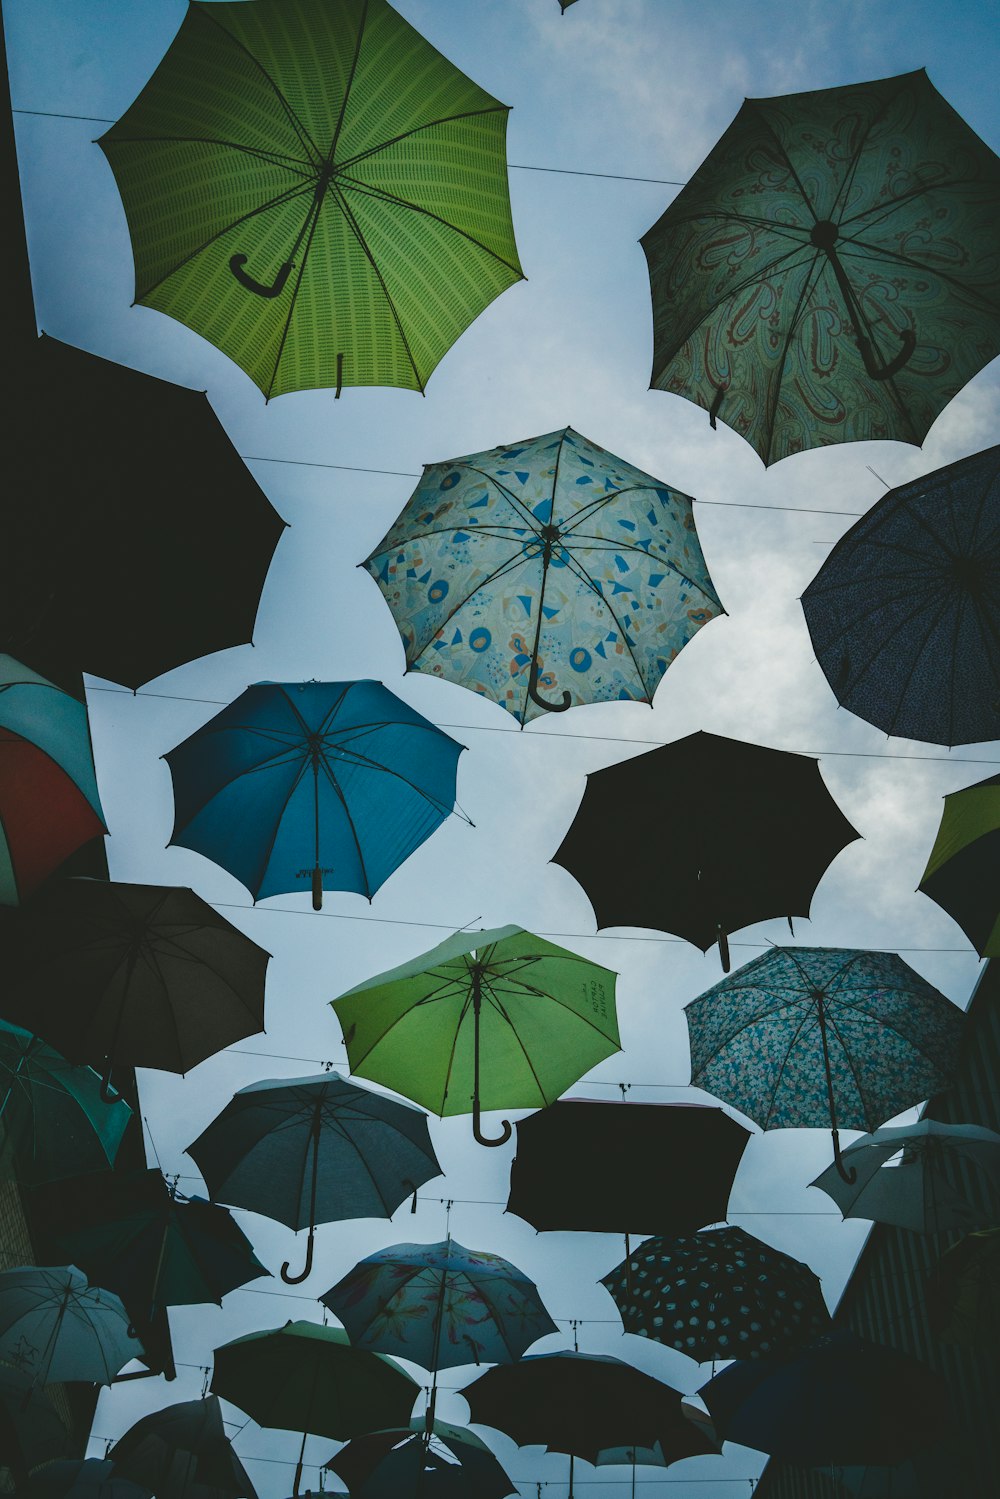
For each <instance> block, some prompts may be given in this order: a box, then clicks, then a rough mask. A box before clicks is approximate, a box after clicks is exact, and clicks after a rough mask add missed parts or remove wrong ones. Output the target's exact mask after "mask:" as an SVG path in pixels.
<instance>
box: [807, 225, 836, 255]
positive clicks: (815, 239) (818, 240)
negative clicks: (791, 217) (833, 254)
mask: <svg viewBox="0 0 1000 1499" xmlns="http://www.w3.org/2000/svg"><path fill="white" fill-rule="evenodd" d="M809 238H810V240H811V242H812V243H813V244H814V245H815V246H816V248H817V250H832V249H833V247H834V245H835V244H836V243H837V240H838V239H839V238H840V231H839V229H838V228H837V226H836V224H835V223H834V222H833V220H832V219H819V220H817V222H816V223H815V224H814V225H813V226H812V229H811V230H810V232H809Z"/></svg>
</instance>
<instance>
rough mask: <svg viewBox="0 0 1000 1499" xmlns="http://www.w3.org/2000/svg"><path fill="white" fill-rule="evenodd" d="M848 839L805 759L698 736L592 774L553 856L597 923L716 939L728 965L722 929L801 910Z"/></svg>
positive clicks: (846, 826) (704, 946)
mask: <svg viewBox="0 0 1000 1499" xmlns="http://www.w3.org/2000/svg"><path fill="white" fill-rule="evenodd" d="M637 819H641V824H642V836H641V838H637V837H636V820H637ZM859 836H860V835H859V834H858V833H857V832H855V830H854V828H852V827H851V824H850V823H849V822H848V821H847V818H846V817H845V816H844V814H843V813H842V812H841V811H840V809H839V808H838V806H837V804H836V802H835V801H834V800H833V798H832V797H831V795H830V793H829V792H828V791H827V789H826V786H825V784H824V782H823V778H822V776H821V775H820V773H819V764H818V762H817V761H816V760H814V759H813V758H812V757H811V756H809V755H796V754H790V753H789V752H788V751H787V750H774V749H765V748H763V747H762V746H761V745H757V744H745V743H743V742H742V741H740V740H737V739H724V738H722V737H721V736H720V735H718V734H706V733H701V732H699V733H696V734H688V735H687V736H686V737H685V738H683V739H678V740H676V741H675V742H674V743H673V744H667V745H664V746H663V747H662V748H660V749H654V750H651V751H649V752H648V753H647V754H643V755H639V756H636V758H635V759H632V760H626V761H623V762H622V763H620V764H618V765H609V766H608V767H607V768H606V769H605V770H598V771H593V772H592V773H591V774H590V775H589V776H588V777H587V787H586V790H585V791H584V794H583V801H582V802H581V804H580V810H579V811H578V812H577V814H576V817H575V819H574V821H573V824H572V826H571V827H570V830H569V832H568V833H567V834H566V837H565V838H564V839H563V841H562V844H561V845H560V847H559V850H558V852H557V853H555V854H554V855H553V862H554V863H556V864H561V865H562V866H563V868H564V869H568V870H569V872H570V874H572V875H573V876H574V877H575V878H576V879H578V880H579V881H580V884H581V885H582V886H583V887H584V889H585V890H586V892H587V895H588V897H589V899H590V902H591V904H592V906H593V907H594V911H595V913H596V917H597V924H598V926H601V927H607V926H649V927H656V928H659V929H660V930H663V931H668V932H675V933H676V934H677V935H678V936H679V937H683V938H684V939H685V941H687V942H693V943H694V944H695V946H696V947H700V948H701V950H702V952H707V951H708V949H709V948H710V947H711V946H712V943H713V942H718V943H719V949H720V955H721V957H722V964H723V968H724V969H725V971H726V972H728V971H729V945H728V941H727V938H728V936H729V934H730V933H731V932H734V931H737V930H738V929H739V928H740V927H744V926H750V925H752V924H753V923H754V922H756V921H767V920H768V919H769V918H771V917H774V916H787V917H788V919H789V921H791V918H792V917H793V916H808V914H809V905H810V902H811V900H812V897H813V894H814V892H815V890H816V886H817V885H818V884H819V882H820V880H821V879H822V877H823V874H824V872H825V870H826V868H827V866H828V865H829V863H830V861H831V860H832V859H833V858H835V857H836V855H837V854H838V853H839V852H840V850H841V849H842V848H844V847H846V845H847V844H848V843H850V842H851V841H852V839H854V838H857V837H859Z"/></svg>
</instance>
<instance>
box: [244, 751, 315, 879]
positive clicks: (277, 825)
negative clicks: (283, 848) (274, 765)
mask: <svg viewBox="0 0 1000 1499" xmlns="http://www.w3.org/2000/svg"><path fill="white" fill-rule="evenodd" d="M305 773H306V761H305V760H303V761H302V763H301V764H300V766H299V768H298V771H297V773H296V775H295V779H294V780H293V781H292V784H291V786H290V787H289V788H288V793H287V795H286V796H285V799H284V802H283V803H282V805H281V806H280V807H279V809H278V813H277V816H276V817H275V820H274V827H273V828H272V830H271V836H270V838H269V839H268V841H267V844H266V846H265V850H264V857H263V860H262V861H261V863H260V864H259V866H258V868H259V869H260V875H259V878H258V879H257V882H256V889H253V896H254V899H255V900H256V898H257V891H258V890H259V889H260V887H261V885H262V884H263V883H264V877H265V875H266V874H267V866H268V864H269V863H270V862H271V855H272V854H273V853H274V845H275V844H276V843H277V841H278V833H279V831H280V829H281V821H282V818H283V817H284V815H285V813H286V812H287V811H288V804H289V802H290V801H291V799H292V797H293V796H294V795H295V792H296V791H297V790H298V788H299V786H300V784H301V782H302V777H303V776H304V775H305ZM250 888H252V887H250Z"/></svg>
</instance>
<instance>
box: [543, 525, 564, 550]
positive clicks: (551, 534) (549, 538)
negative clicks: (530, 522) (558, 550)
mask: <svg viewBox="0 0 1000 1499" xmlns="http://www.w3.org/2000/svg"><path fill="white" fill-rule="evenodd" d="M561 537H562V532H561V531H560V529H559V527H558V526H553V525H548V526H543V527H542V540H543V541H544V543H545V545H546V546H547V547H549V548H551V547H553V546H555V544H556V542H557V541H559V540H560V539H561Z"/></svg>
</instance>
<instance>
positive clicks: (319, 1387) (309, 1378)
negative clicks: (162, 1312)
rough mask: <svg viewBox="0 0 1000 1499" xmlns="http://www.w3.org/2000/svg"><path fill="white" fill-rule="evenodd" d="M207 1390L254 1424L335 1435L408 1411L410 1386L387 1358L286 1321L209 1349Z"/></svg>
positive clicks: (403, 1416)
mask: <svg viewBox="0 0 1000 1499" xmlns="http://www.w3.org/2000/svg"><path fill="white" fill-rule="evenodd" d="M212 1389H213V1390H214V1391H215V1393H216V1394H217V1395H221V1396H222V1398H223V1400H231V1401H232V1403H233V1404H234V1405H238V1406H239V1408H240V1410H242V1411H245V1412H246V1414H247V1415H248V1416H249V1417H250V1418H251V1419H252V1420H254V1421H256V1422H257V1423H258V1424H259V1425H261V1426H277V1427H280V1428H281V1429H282V1430H284V1431H300V1432H302V1447H301V1449H300V1452H299V1460H298V1466H297V1467H296V1470H295V1484H294V1488H293V1493H294V1494H296V1495H297V1494H298V1492H299V1482H300V1479H301V1477H302V1459H303V1455H304V1453H305V1450H306V1437H307V1436H308V1435H309V1433H310V1432H312V1433H313V1434H315V1435H316V1436H322V1437H334V1438H336V1439H337V1440H338V1441H343V1440H345V1439H346V1438H348V1437H353V1436H359V1435H360V1434H361V1433H362V1432H366V1431H374V1430H377V1429H379V1428H380V1427H383V1426H386V1425H390V1426H402V1425H405V1424H406V1422H407V1421H408V1420H409V1418H410V1412H411V1410H412V1409H413V1402H414V1401H415V1400H416V1397H417V1389H418V1387H417V1385H416V1384H415V1382H414V1381H413V1380H412V1379H411V1378H410V1376H409V1375H408V1374H406V1373H405V1372H404V1371H403V1370H402V1369H401V1368H400V1367H399V1365H398V1364H396V1363H394V1362H393V1361H392V1359H390V1358H385V1357H384V1356H383V1355H382V1354H381V1353H369V1352H368V1351H367V1350H366V1349H363V1348H352V1347H351V1345H350V1342H349V1341H348V1337H347V1334H346V1333H345V1332H341V1330H340V1329H339V1328H337V1327H318V1326H317V1325H316V1324H315V1323H314V1322H286V1323H285V1325H284V1327H276V1328H272V1329H269V1330H266V1331H262V1332H251V1333H247V1334H246V1336H245V1337H242V1338H236V1339H235V1340H234V1341H233V1342H232V1343H226V1344H224V1346H223V1347H222V1348H217V1349H216V1350H215V1372H214V1374H213V1375H212Z"/></svg>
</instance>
